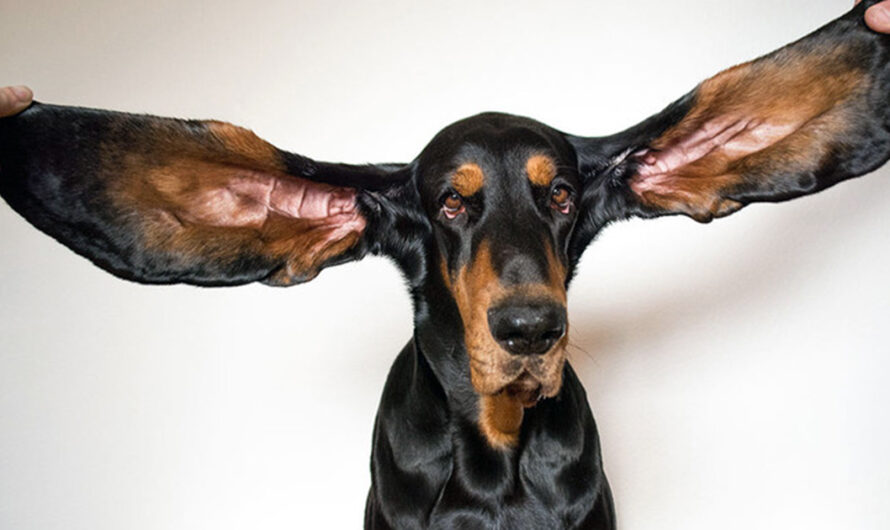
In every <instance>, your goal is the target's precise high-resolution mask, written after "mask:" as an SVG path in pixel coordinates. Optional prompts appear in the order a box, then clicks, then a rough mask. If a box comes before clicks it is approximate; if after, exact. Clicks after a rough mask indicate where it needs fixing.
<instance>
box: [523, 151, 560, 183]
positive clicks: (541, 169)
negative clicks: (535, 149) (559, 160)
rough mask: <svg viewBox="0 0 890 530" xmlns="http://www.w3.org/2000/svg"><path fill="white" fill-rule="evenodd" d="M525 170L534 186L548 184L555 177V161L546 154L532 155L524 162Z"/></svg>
mask: <svg viewBox="0 0 890 530" xmlns="http://www.w3.org/2000/svg"><path fill="white" fill-rule="evenodd" d="M525 171H526V173H528V179H529V180H530V181H531V182H532V184H534V185H535V186H549V185H550V183H551V182H553V179H554V178H555V177H556V163H555V162H554V161H553V159H552V158H550V157H549V156H547V155H534V156H532V157H531V158H529V159H528V162H526V163H525Z"/></svg>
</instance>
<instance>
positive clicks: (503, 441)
mask: <svg viewBox="0 0 890 530" xmlns="http://www.w3.org/2000/svg"><path fill="white" fill-rule="evenodd" d="M524 410H525V409H524V407H523V406H522V404H521V403H519V402H517V401H516V400H515V399H512V398H511V397H510V396H508V395H507V394H505V393H503V392H501V393H500V394H496V395H493V396H482V397H481V398H480V400H479V428H480V429H481V430H482V434H483V435H484V436H485V438H486V439H487V440H488V443H489V444H491V446H492V447H494V448H496V449H508V448H510V447H514V446H515V445H516V443H517V442H518V441H519V429H520V428H521V427H522V417H523V416H524V414H525V413H524Z"/></svg>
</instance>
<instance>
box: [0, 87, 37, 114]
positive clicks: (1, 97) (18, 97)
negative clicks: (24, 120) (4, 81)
mask: <svg viewBox="0 0 890 530" xmlns="http://www.w3.org/2000/svg"><path fill="white" fill-rule="evenodd" d="M33 97H34V94H33V93H31V89H30V88H28V87H26V86H8V87H3V88H0V118H2V117H4V116H12V115H13V114H18V113H19V112H21V111H23V110H25V108H26V107H27V106H28V105H30V104H31V98H33Z"/></svg>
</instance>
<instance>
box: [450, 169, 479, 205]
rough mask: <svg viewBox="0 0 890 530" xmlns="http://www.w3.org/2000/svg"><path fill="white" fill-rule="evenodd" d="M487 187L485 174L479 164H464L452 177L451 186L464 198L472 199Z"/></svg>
mask: <svg viewBox="0 0 890 530" xmlns="http://www.w3.org/2000/svg"><path fill="white" fill-rule="evenodd" d="M484 185H485V173H484V172H483V171H482V168H481V167H479V165H478V164H474V163H472V162H470V163H466V164H462V165H461V166H460V167H459V168H457V171H455V172H454V175H453V176H452V177H451V186H452V187H453V188H454V189H455V190H456V191H457V192H458V193H460V194H461V195H462V196H464V197H471V196H473V195H475V194H477V193H479V191H480V190H481V189H482V186H484Z"/></svg>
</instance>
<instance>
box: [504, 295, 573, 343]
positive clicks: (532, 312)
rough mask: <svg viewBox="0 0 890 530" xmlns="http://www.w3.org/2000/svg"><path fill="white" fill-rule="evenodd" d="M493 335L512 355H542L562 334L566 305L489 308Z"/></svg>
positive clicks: (563, 332) (525, 304) (564, 328)
mask: <svg viewBox="0 0 890 530" xmlns="http://www.w3.org/2000/svg"><path fill="white" fill-rule="evenodd" d="M488 325H489V328H490V329H491V333H492V336H494V338H495V340H496V341H498V343H499V344H500V345H501V347H503V348H504V349H505V350H507V351H508V352H510V353H512V354H514V355H541V354H544V353H547V352H548V351H550V349H551V348H552V347H553V345H554V344H556V343H557V342H558V341H559V340H560V339H561V338H562V337H563V335H565V330H566V318H565V308H564V307H562V306H561V305H556V304H552V303H549V302H543V303H540V302H539V303H524V304H503V305H500V306H498V307H496V308H492V309H490V310H489V311H488Z"/></svg>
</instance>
